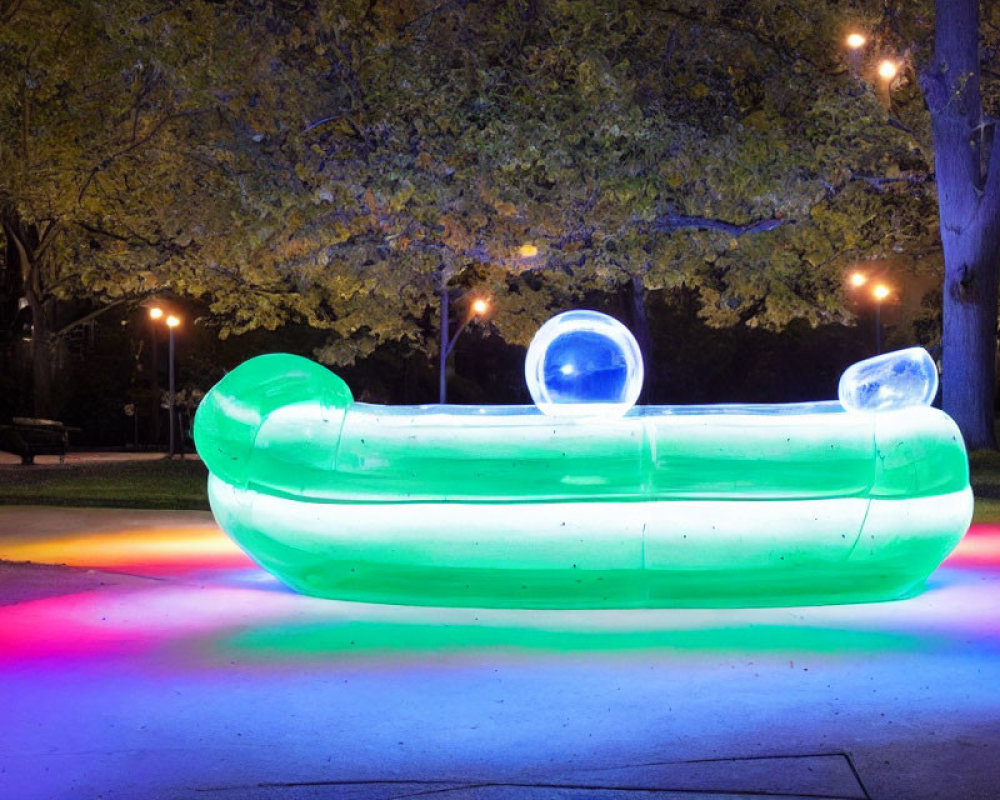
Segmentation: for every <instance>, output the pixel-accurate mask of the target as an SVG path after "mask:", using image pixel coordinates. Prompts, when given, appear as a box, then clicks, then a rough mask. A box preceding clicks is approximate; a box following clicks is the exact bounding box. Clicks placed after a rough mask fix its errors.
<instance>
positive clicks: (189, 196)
mask: <svg viewBox="0 0 1000 800" xmlns="http://www.w3.org/2000/svg"><path fill="white" fill-rule="evenodd" d="M7 5H11V4H9V3H7V4H5V3H4V2H2V0H0V14H3V11H2V9H3V8H5V7H6V6H7ZM11 8H12V9H13V12H12V15H11V20H10V22H9V24H7V25H5V26H3V27H2V28H0V66H2V67H3V70H4V74H5V75H7V76H9V80H7V81H5V82H4V86H3V87H0V148H2V150H0V205H2V206H5V207H6V208H7V209H8V213H11V214H14V215H17V216H19V217H20V218H21V219H23V220H26V221H27V222H28V223H30V224H34V225H36V226H40V227H42V228H44V225H45V224H46V221H47V220H50V219H53V220H58V221H59V222H60V224H62V225H63V231H64V233H63V236H62V238H61V239H60V245H59V248H58V257H55V258H53V259H51V261H50V262H49V263H50V267H49V269H50V270H51V271H52V276H51V280H50V283H51V284H52V286H53V287H57V286H58V287H59V288H58V289H55V288H54V289H53V291H61V292H68V291H76V292H82V291H85V292H90V293H96V294H98V295H100V296H104V297H107V298H114V297H119V296H127V295H131V294H135V293H140V292H148V291H151V290H153V289H157V288H169V289H172V290H175V291H178V292H184V293H188V294H192V295H199V296H205V297H208V298H210V299H211V301H212V310H213V313H214V314H215V315H216V316H217V318H218V320H219V321H220V323H221V329H222V331H223V333H224V334H225V333H229V332H239V331H244V330H247V329H250V328H254V327H275V326H277V325H279V324H281V323H282V322H284V321H286V320H289V319H297V320H303V321H307V322H308V323H309V324H311V325H314V326H317V327H323V328H328V329H330V331H331V341H330V344H329V346H328V347H327V348H325V349H324V350H323V351H322V353H321V356H322V357H323V358H324V359H325V360H328V361H331V362H339V363H345V362H350V361H352V360H353V359H355V358H356V357H357V356H359V355H364V354H366V353H368V352H371V350H372V349H373V348H374V347H375V346H377V345H378V344H379V343H382V342H386V341H391V340H405V341H408V342H410V343H411V344H412V345H413V346H415V347H418V348H424V349H427V350H432V349H433V348H434V346H435V345H434V342H435V336H434V335H433V331H434V330H435V327H436V322H435V316H434V315H435V314H436V310H435V309H436V305H437V302H438V301H437V297H436V290H437V288H438V286H439V282H440V281H441V280H442V278H443V279H444V280H447V281H448V282H449V285H451V286H453V287H456V288H460V287H467V286H470V285H473V284H475V285H476V286H477V287H479V288H480V291H482V292H484V293H486V294H489V295H490V297H491V299H492V302H493V309H494V310H493V312H492V314H491V317H490V324H491V325H492V326H493V327H494V328H495V329H496V330H497V331H498V332H500V333H501V334H502V335H503V336H505V337H506V338H508V339H509V340H510V341H514V342H522V343H523V342H526V341H527V340H528V339H530V336H531V333H532V332H533V331H534V330H535V329H536V327H537V325H538V323H539V322H540V321H541V320H543V319H544V318H545V317H547V316H549V315H550V314H551V313H552V312H553V311H554V310H557V309H559V308H562V307H565V306H567V305H568V304H570V303H572V302H573V301H574V300H575V299H576V298H579V297H580V296H581V295H582V293H584V292H586V291H588V290H592V289H613V288H615V287H618V286H620V285H622V284H623V283H625V282H627V281H630V280H631V278H632V277H633V276H638V277H639V278H640V279H641V281H642V283H643V284H644V285H645V286H646V287H647V288H649V289H657V288H663V287H667V288H672V287H679V286H682V285H683V286H688V287H693V288H697V289H698V290H699V292H700V296H701V299H702V302H703V314H704V316H705V317H706V319H708V320H709V321H710V322H711V323H713V324H717V325H730V324H738V323H743V324H749V325H763V326H775V327H780V326H781V325H784V324H785V323H787V322H788V321H789V320H792V319H795V318H806V319H808V320H809V321H811V322H813V323H819V322H823V321H831V320H838V319H842V318H843V317H844V316H845V311H844V308H843V297H842V293H841V289H840V286H841V279H842V275H843V271H844V270H845V268H846V267H847V266H848V265H849V264H850V263H852V261H854V260H856V259H859V258H870V257H877V256H878V255H880V254H883V253H886V252H888V251H890V250H892V249H893V248H907V249H910V250H913V251H916V252H920V253H931V254H933V253H934V247H935V245H934V241H935V232H936V228H935V225H936V223H935V220H936V210H935V205H934V192H933V190H934V187H933V184H932V183H929V182H924V181H923V178H924V177H925V176H926V175H928V174H929V172H930V171H931V162H930V157H929V155H928V153H929V146H928V141H927V134H926V130H927V125H926V119H925V116H924V112H923V108H922V106H921V104H920V103H919V102H918V101H919V93H918V92H917V91H916V89H915V86H914V82H913V79H912V75H907V74H905V73H904V75H903V77H901V78H900V82H899V86H898V87H897V89H896V90H894V91H895V92H896V94H894V102H895V103H896V105H895V106H894V107H893V108H892V109H891V110H887V109H886V108H884V107H883V106H882V105H881V104H880V102H879V100H878V97H877V95H876V92H875V91H874V87H873V85H870V84H867V83H866V82H865V79H866V77H867V76H868V74H869V73H867V72H865V70H867V69H868V68H869V67H870V65H869V64H868V63H867V62H865V63H863V64H862V65H861V66H860V72H859V74H857V75H855V74H853V70H852V68H851V65H850V62H849V59H848V56H847V54H846V53H844V52H843V48H842V45H841V40H842V37H843V33H844V26H845V24H846V22H845V20H851V19H853V20H854V21H855V22H857V24H858V25H859V26H862V27H866V28H867V29H868V30H870V31H872V32H873V34H872V35H873V36H874V35H875V33H874V31H875V24H876V23H877V22H878V21H879V19H880V16H881V14H882V13H883V10H884V9H883V5H882V4H880V3H874V2H873V3H860V4H859V3H842V4H840V3H832V4H825V3H806V2H799V0H796V2H792V3H777V2H769V1H766V0H758V1H757V2H751V3H731V2H707V3H697V4H692V3H678V4H674V3H670V2H668V3H649V2H639V3H624V2H615V1H614V0H594V2H586V3H581V2H572V1H571V0H539V2H537V3H526V2H515V1H514V0H483V1H481V2H469V3H454V4H452V3H443V4H442V3H439V2H430V0H409V1H407V0H387V2H378V3H370V2H367V0H366V1H365V2H350V1H344V2H337V3H325V2H323V3H321V2H318V1H316V2H304V3H295V4H279V3H269V2H252V3H245V2H236V0H230V1H229V2H208V0H200V1H199V0H195V2H191V3H185V4H182V5H174V4H169V3H168V4H166V5H164V6H162V7H157V9H156V10H150V8H149V4H146V3H139V2H129V1H128V0H113V1H112V2H102V3H96V2H84V3H69V2H63V3H54V4H53V3H42V2H40V0H25V2H24V3H22V4H18V3H15V4H13V5H11ZM914 20H917V21H914ZM920 24H921V23H920V22H919V17H918V12H917V9H916V6H914V7H913V8H912V9H908V10H907V11H906V16H905V18H903V17H900V18H899V19H896V20H894V26H885V29H886V30H888V29H889V28H890V27H892V28H893V29H894V30H899V31H901V32H902V33H901V35H911V34H912V36H913V38H914V41H916V40H918V39H920V37H923V38H926V31H923V30H921V29H920V27H919V26H920ZM920 40H921V41H922V39H920ZM29 108H30V111H31V113H30V114H29V115H28V118H27V122H26V123H25V117H26V114H25V111H26V109H29ZM890 117H891V118H892V119H893V120H894V121H895V123H896V124H894V125H890V124H888V123H889V121H890ZM23 124H27V125H28V130H29V136H28V137H27V140H25V139H24V138H23V137H22V136H21V130H22V125H23ZM24 141H27V142H28V144H27V145H25V144H24ZM881 177H890V178H893V179H894V180H893V182H889V183H880V182H878V181H877V180H875V179H878V178H881ZM694 218H697V219H698V220H703V222H698V221H697V220H695V219H694ZM667 220H673V222H672V223H670V224H667V222H666V221H667ZM678 220H680V221H681V222H678ZM684 220H687V222H686V223H685V222H683V221H684ZM760 221H770V222H772V223H773V225H770V226H768V227H769V229H768V230H758V231H755V232H745V231H744V230H743V229H745V228H746V227H747V226H750V225H752V224H754V223H757V222H760ZM524 242H531V243H534V244H536V245H537V246H538V248H539V253H538V255H537V256H536V257H533V258H523V257H521V256H520V255H519V254H518V247H519V246H520V245H521V244H522V243H524Z"/></svg>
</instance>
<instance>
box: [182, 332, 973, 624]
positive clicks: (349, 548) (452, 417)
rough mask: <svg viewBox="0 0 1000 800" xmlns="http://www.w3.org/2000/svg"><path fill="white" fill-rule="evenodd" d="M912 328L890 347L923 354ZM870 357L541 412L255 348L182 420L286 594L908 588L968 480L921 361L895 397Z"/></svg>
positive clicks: (946, 532) (955, 435) (486, 602)
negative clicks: (759, 387) (820, 371)
mask: <svg viewBox="0 0 1000 800" xmlns="http://www.w3.org/2000/svg"><path fill="white" fill-rule="evenodd" d="M557 319H558V318H557ZM615 324H616V325H617V323H615ZM557 338H558V337H557ZM585 338H586V337H585ZM591 339H593V337H591ZM588 341H589V340H588ZM594 341H596V339H594ZM590 343H592V342H590ZM547 344H548V345H549V351H550V353H552V352H554V350H553V349H552V347H553V344H552V342H548V343H547ZM584 344H585V345H586V344H588V342H587V341H585V342H584ZM532 347H533V348H534V347H535V345H534V344H533V345H532ZM570 350H572V348H570ZM917 350H918V349H917V348H914V349H912V350H911V351H901V352H902V353H903V361H904V362H906V359H907V358H909V359H910V361H912V362H913V363H916V361H919V360H920V359H923V361H921V365H920V368H922V369H925V370H926V369H927V368H926V362H929V363H930V364H931V366H930V369H931V370H933V363H932V362H930V359H929V356H927V355H926V353H925V352H924V351H922V350H921V351H919V353H917ZM613 351H614V348H611V351H610V352H611V355H610V356H609V358H610V360H611V361H612V362H615V359H616V356H615V354H614V352H613ZM636 352H637V348H636ZM915 353H916V355H914V354H915ZM921 354H922V355H921ZM556 355H558V354H556ZM890 355H895V354H890ZM604 356H607V353H604V354H603V355H602V354H600V353H599V354H598V358H597V360H596V361H595V360H594V359H591V360H590V361H589V362H588V361H586V359H584V360H582V361H579V362H572V357H571V358H570V361H569V362H567V361H566V358H565V357H563V362H564V363H561V364H560V363H559V359H558V358H556V356H553V358H554V359H555V362H554V364H549V365H547V366H546V365H544V364H543V366H542V367H539V363H540V361H539V357H538V356H537V354H535V356H534V357H533V354H532V352H531V351H529V358H528V361H529V365H528V369H529V370H530V369H534V370H536V371H538V374H539V375H541V381H542V383H543V384H544V381H545V375H546V374H548V375H549V377H550V378H551V376H552V375H556V376H559V379H560V380H561V379H563V378H567V376H573V377H575V372H574V370H576V371H580V368H581V366H582V368H583V371H586V370H588V369H589V370H590V372H591V374H592V375H593V374H598V373H600V372H601V369H600V367H601V365H600V364H599V363H597V362H599V361H600V358H602V357H604ZM881 358H882V361H878V359H873V360H872V361H873V362H877V363H876V368H879V369H882V372H883V373H886V372H887V374H888V378H886V375H885V374H883V375H881V376H879V375H876V376H875V378H871V379H870V376H869V377H866V374H865V370H866V369H868V370H869V371H870V364H869V362H861V364H858V365H855V366H854V367H851V368H850V369H849V370H848V371H847V373H845V379H846V378H848V377H849V373H850V375H851V376H853V377H852V380H851V381H848V384H849V385H848V387H847V389H846V390H845V386H844V381H843V380H842V382H841V401H830V402H819V403H805V404H790V405H723V406H696V407H690V406H686V407H685V406H649V407H638V408H631V409H630V410H627V413H625V408H623V407H619V408H617V411H615V409H612V411H615V413H612V414H608V413H606V412H607V411H608V407H609V406H614V405H616V404H615V403H614V402H608V400H609V397H610V399H611V400H615V401H617V400H619V399H620V397H619V396H618V395H614V396H613V397H611V396H610V395H609V396H604V397H598V398H597V400H595V401H594V402H595V405H594V406H593V408H594V409H596V410H599V411H600V413H599V414H596V413H595V414H594V415H589V414H588V413H587V412H586V409H587V408H588V406H587V403H586V402H584V403H583V404H582V405H580V404H579V403H578V404H577V405H573V404H572V403H569V404H568V407H570V408H571V409H572V410H573V413H571V414H568V415H560V414H558V413H556V414H552V413H543V410H544V408H545V403H546V402H548V401H553V397H555V399H554V402H556V403H558V402H559V397H558V396H557V395H558V394H559V391H560V387H559V386H556V387H555V390H554V392H553V393H550V394H549V395H548V396H547V397H545V398H542V399H541V400H540V401H539V398H538V397H536V401H539V403H538V405H539V407H542V408H543V410H539V407H535V406H489V407H468V406H447V405H445V406H436V405H430V406H416V407H414V406H406V407H401V406H397V407H388V406H380V405H370V404H366V403H357V402H354V400H353V399H352V396H351V392H350V390H349V389H348V387H347V385H346V384H345V383H344V382H343V381H342V380H341V379H340V378H338V377H337V376H336V375H334V374H333V373H332V372H330V371H329V370H328V369H326V368H325V367H323V366H320V365H319V364H316V363H314V362H311V361H309V360H307V359H304V358H300V357H298V356H291V355H265V356H260V357H258V358H254V359H252V360H250V361H248V362H246V363H245V364H243V365H242V366H240V367H238V368H237V369H235V370H233V371H232V372H231V373H229V374H228V375H227V376H226V377H225V378H224V379H223V380H222V381H220V382H219V384H218V385H216V386H215V388H213V389H212V391H211V392H209V393H208V395H207V396H206V397H205V399H204V401H203V402H202V404H201V407H200V408H199V410H198V413H197V417H196V420H195V438H196V443H197V447H198V452H199V453H200V454H201V457H202V458H203V459H204V461H205V463H206V464H207V465H208V468H209V470H210V473H211V474H210V478H209V497H210V500H211V505H212V509H213V511H214V513H215V516H216V519H217V520H218V522H219V524H220V526H221V527H222V528H223V529H224V530H225V531H226V532H227V533H228V534H229V535H230V536H231V537H232V538H233V539H234V540H235V541H236V542H237V543H238V544H239V545H240V546H241V547H242V548H243V549H244V550H245V551H246V552H247V553H249V554H250V555H251V556H252V557H253V558H254V559H255V560H256V561H257V562H258V563H259V564H260V565H261V566H263V567H264V568H265V569H267V570H269V571H270V572H272V573H274V574H275V575H276V576H278V577H279V578H280V579H281V580H282V581H284V582H285V583H286V584H288V585H289V586H291V587H293V588H295V589H297V590H299V591H301V592H305V593H307V594H312V595H319V596H322V597H330V598H339V599H346V600H363V601H374V602H385V603H410V604H432V605H472V606H506V607H531V608H573V607H575V608H602V607H643V606H652V607H656V606H755V605H798V604H812V603H840V602H857V601H871V600H886V599H892V598H899V597H904V596H907V595H909V594H912V593H913V592H915V591H917V590H918V589H919V588H920V587H921V586H922V584H923V582H924V580H925V579H926V578H927V576H928V575H929V574H930V573H931V572H932V571H933V570H934V568H935V567H936V566H937V565H938V564H939V563H940V562H941V560H942V559H943V558H944V557H945V556H946V555H947V554H948V553H949V552H950V551H951V550H952V548H953V547H954V546H955V545H956V544H957V543H958V541H959V539H960V538H961V537H962V535H963V534H964V532H965V530H966V529H967V527H968V524H969V521H970V518H971V510H972V494H971V491H970V488H969V476H968V461H967V458H966V453H965V448H964V445H963V443H962V439H961V436H960V434H959V432H958V429H957V428H956V426H955V425H954V423H953V422H952V421H951V419H950V418H949V417H948V416H946V415H945V414H943V413H942V412H941V411H938V410H936V409H934V408H931V407H929V406H928V405H926V404H925V403H929V401H930V399H932V398H933V392H934V391H936V388H937V383H936V380H937V379H936V372H935V373H934V377H933V387H932V388H931V387H928V386H923V388H922V389H920V390H919V391H918V394H919V393H920V392H923V394H924V395H927V394H929V395H930V398H927V397H926V396H925V397H922V398H918V399H919V401H920V402H916V401H914V400H913V399H912V398H910V397H909V395H906V392H905V391H904V392H903V394H902V395H900V394H899V393H894V389H893V381H894V380H895V379H896V377H897V375H902V374H903V373H904V372H906V369H909V368H908V367H907V368H906V369H899V368H898V366H895V363H896V362H893V361H892V360H891V358H889V357H887V356H883V357H881ZM886 359H889V360H886ZM541 361H542V362H544V361H545V358H544V353H543V355H542V357H541ZM897 361H898V359H897ZM567 363H571V368H568V367H567ZM907 363H908V362H907ZM595 364H597V366H596V368H595ZM886 364H888V366H886ZM879 365H881V366H879ZM613 366H614V369H617V370H618V371H619V372H620V371H621V370H620V369H619V368H620V367H621V366H622V365H621V359H620V358H618V360H617V362H615V364H614V365H613ZM626 366H629V365H626ZM550 367H551V369H550ZM539 370H540V371H539ZM852 370H853V372H852ZM876 371H877V370H876ZM615 374H617V373H615ZM633 377H634V376H633ZM531 380H532V379H531V375H530V374H529V383H531ZM616 380H617V379H616ZM902 380H904V381H905V380H906V376H905V375H903V378H902ZM852 381H853V382H852ZM612 382H614V381H612ZM927 382H929V379H927V380H925V383H927ZM640 383H641V376H640ZM623 385H624V384H623V383H622V381H620V380H619V381H618V383H617V384H616V387H617V388H615V389H614V391H615V392H618V393H619V394H620V390H621V389H622V386H623ZM630 386H631V385H630ZM550 388H551V387H550ZM562 388H565V387H562ZM904 388H905V387H904ZM537 389H538V386H537V385H534V386H533V389H532V391H533V394H535V393H536V390H537ZM626 389H627V390H628V391H627V392H626V393H628V392H633V391H634V386H631V388H629V387H626ZM845 392H846V394H845ZM564 394H566V393H565V392H564ZM598 394H600V391H598ZM605 394H607V393H605ZM910 394H912V392H910ZM566 396H567V397H570V399H575V400H577V401H578V400H579V399H580V398H578V397H577V398H573V397H572V392H569V393H568V394H566ZM631 399H632V400H633V401H634V397H633V398H631ZM630 405H631V403H629V402H628V398H625V400H624V402H622V403H618V406H625V407H627V406H630ZM581 408H582V409H583V411H582V412H581ZM549 410H551V409H549ZM616 414H617V415H616Z"/></svg>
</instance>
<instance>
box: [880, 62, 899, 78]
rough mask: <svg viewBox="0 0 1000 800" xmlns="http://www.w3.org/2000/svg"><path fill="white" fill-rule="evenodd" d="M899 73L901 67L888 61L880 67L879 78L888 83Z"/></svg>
mask: <svg viewBox="0 0 1000 800" xmlns="http://www.w3.org/2000/svg"><path fill="white" fill-rule="evenodd" d="M897 72H899V67H897V66H896V64H895V62H893V61H889V59H886V60H885V61H882V62H881V63H880V64H879V65H878V76H879V77H880V78H881V79H882V80H884V81H886V82H887V83H888V82H889V81H891V80H892V79H893V78H895V77H896V73H897Z"/></svg>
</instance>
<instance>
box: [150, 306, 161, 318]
mask: <svg viewBox="0 0 1000 800" xmlns="http://www.w3.org/2000/svg"><path fill="white" fill-rule="evenodd" d="M162 316H163V309H162V308H160V307H159V306H153V307H152V308H151V309H149V318H150V319H160V317H162Z"/></svg>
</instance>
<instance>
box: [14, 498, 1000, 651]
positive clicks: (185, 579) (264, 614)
mask: <svg viewBox="0 0 1000 800" xmlns="http://www.w3.org/2000/svg"><path fill="white" fill-rule="evenodd" d="M191 516H193V517H194V520H192V519H190V517H191ZM0 559H2V560H4V561H8V562H32V563H34V564H64V565H66V566H67V567H74V568H77V569H76V570H73V571H72V574H73V575H74V576H75V582H76V584H79V583H80V582H81V581H83V585H82V587H81V586H76V588H78V589H79V588H82V589H83V590H82V591H69V592H68V593H63V594H55V596H51V595H52V592H51V591H50V592H36V597H35V599H33V600H32V601H31V602H17V603H16V604H11V605H7V606H6V607H3V608H0V621H2V624H0V663H8V664H10V663H12V662H16V661H17V660H18V659H25V658H27V659H44V658H66V657H76V658H84V657H88V656H90V657H95V658H105V657H109V656H111V655H113V654H119V655H121V654H125V653H133V654H135V653H139V652H146V653H152V652H155V651H157V650H162V651H164V652H166V651H169V650H171V649H173V648H177V647H182V648H188V656H190V655H191V654H196V655H197V658H196V659H195V660H194V661H195V662H200V663H201V664H202V665H203V666H210V665H212V664H214V663H216V662H219V663H222V662H229V661H233V660H237V661H239V662H240V663H243V664H245V665H257V666H260V667H266V666H269V665H271V666H273V665H275V664H281V663H282V662H298V663H308V662H320V663H322V662H323V661H324V660H327V659H329V658H350V659H352V660H357V659H359V658H362V659H364V658H375V659H378V658H385V657H391V656H392V655H393V654H398V653H406V654H409V655H411V656H414V657H419V656H421V654H423V655H429V656H435V655H439V654H441V653H443V652H449V653H462V652H474V651H477V650H484V649H485V650H503V649H506V650H512V651H517V650H523V651H527V652H614V651H635V650H642V649H651V650H661V651H669V652H673V653H677V654H684V653H695V654H701V653H727V652H733V653H735V652H744V651H753V652H759V653H783V652H807V653H825V654H829V655H836V654H838V653H840V654H843V653H863V652H867V653H878V652H894V651H913V652H916V651H920V650H927V649H941V648H945V649H946V648H947V642H948V641H949V640H950V637H953V636H955V635H961V636H963V637H969V636H972V637H973V638H975V639H977V640H978V641H979V642H980V644H981V645H983V646H988V647H990V648H993V647H995V646H998V642H997V636H998V625H997V622H996V621H995V615H994V613H993V611H992V608H994V607H995V606H994V605H993V604H991V603H985V604H984V603H977V602H975V600H974V599H973V596H972V595H974V594H975V593H976V592H979V591H981V588H982V586H981V582H980V581H977V580H976V579H975V575H976V574H977V573H979V572H983V571H986V572H994V573H995V572H1000V526H996V525H976V526H973V528H972V529H971V530H970V532H969V534H968V535H967V536H966V537H965V539H964V540H963V541H962V543H961V544H960V545H959V547H958V548H957V549H956V551H955V552H954V553H953V554H952V555H951V556H950V557H949V559H948V560H947V561H946V562H945V563H944V565H943V566H942V567H941V568H940V569H939V570H938V571H937V572H936V573H935V574H934V575H933V576H932V579H931V580H930V581H929V584H928V588H927V590H926V591H924V592H923V593H922V594H920V595H918V596H917V597H915V598H912V599H910V600H906V601H901V602H894V603H877V604H862V605H843V606H830V607H803V608H798V609H795V608H792V609H781V608H771V609H731V610H729V611H716V610H701V609H675V610H657V609H644V610H643V609H640V610H627V611H615V610H603V611H532V610H504V609H488V610H487V609H462V608H453V609H439V608H438V609H436V608H420V607H405V606H381V605H369V604H361V603H344V602H338V601H330V600H322V599H317V598H311V597H306V596H302V595H298V594H295V593H293V592H291V591H290V590H288V589H287V588H285V587H284V586H283V585H282V584H281V583H279V582H278V581H277V580H276V579H275V578H273V577H272V576H270V575H268V574H267V573H266V572H264V571H263V570H261V569H259V568H258V567H256V566H255V565H254V564H253V562H252V561H251V560H250V559H249V558H248V557H247V556H246V555H245V554H244V553H242V552H241V551H240V550H239V549H238V548H237V547H236V546H235V545H234V544H233V543H232V542H231V541H230V540H229V539H228V538H227V537H226V536H224V535H223V534H222V533H221V532H220V531H219V530H218V528H217V527H216V526H215V525H214V523H212V522H211V521H210V519H209V518H208V517H207V515H202V516H201V517H199V516H198V515H189V518H186V519H185V520H184V523H183V524H177V525H169V524H167V525H164V524H162V523H161V524H157V525H150V526H146V527H143V526H142V525H124V526H122V527H121V528H119V529H113V528H112V529H106V530H101V531H99V532H95V533H90V534H83V533H81V532H77V531H68V532H66V533H63V534H59V533H53V532H52V531H47V532H46V531H41V532H40V531H34V532H28V533H27V534H24V535H20V536H18V535H16V534H15V535H11V534H7V535H5V536H4V537H3V541H2V544H0ZM12 569H16V568H12ZM35 569H36V570H37V569H39V568H37V567H36V568H35ZM25 570H26V568H24V567H22V568H20V572H17V573H16V574H17V575H20V576H22V578H23V577H24V576H25V575H27V574H28V573H27V572H26V571H25ZM81 570H82V571H84V573H83V575H81ZM88 578H89V580H88ZM33 579H34V580H48V582H49V583H53V582H54V583H56V584H60V583H66V584H67V585H68V586H70V585H72V582H70V581H66V579H65V576H60V575H51V576H48V578H45V576H44V575H43V576H41V577H39V576H38V575H37V574H35V575H34V578H33ZM9 581H10V578H8V586H10V583H9ZM29 592H30V590H29ZM46 595H49V596H46ZM963 606H964V608H963V610H962V613H961V614H956V609H957V608H959V607H963ZM192 663H194V662H192Z"/></svg>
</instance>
